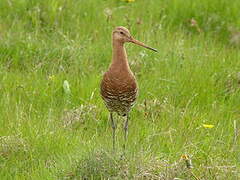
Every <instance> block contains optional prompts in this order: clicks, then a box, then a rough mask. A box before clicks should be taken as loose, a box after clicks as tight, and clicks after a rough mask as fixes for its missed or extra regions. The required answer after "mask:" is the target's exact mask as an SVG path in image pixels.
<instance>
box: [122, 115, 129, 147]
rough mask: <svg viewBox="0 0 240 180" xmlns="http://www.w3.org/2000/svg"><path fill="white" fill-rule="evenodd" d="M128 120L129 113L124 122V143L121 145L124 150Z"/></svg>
mask: <svg viewBox="0 0 240 180" xmlns="http://www.w3.org/2000/svg"><path fill="white" fill-rule="evenodd" d="M128 120H129V115H128V114H127V117H126V121H125V123H124V127H123V129H124V145H123V149H124V150H125V148H126V143H127V136H128Z"/></svg>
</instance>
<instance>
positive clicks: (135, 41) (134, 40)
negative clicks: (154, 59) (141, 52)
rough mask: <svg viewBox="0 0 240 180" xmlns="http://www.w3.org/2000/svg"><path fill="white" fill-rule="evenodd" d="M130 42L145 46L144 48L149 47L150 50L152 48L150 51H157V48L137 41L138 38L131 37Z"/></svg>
mask: <svg viewBox="0 0 240 180" xmlns="http://www.w3.org/2000/svg"><path fill="white" fill-rule="evenodd" d="M130 42H132V43H134V44H137V45H139V46H142V47H145V48H147V49H150V50H152V51H155V52H158V50H157V49H154V48H152V47H149V46H147V45H145V44H144V43H142V42H140V41H138V40H136V39H134V38H131V40H130Z"/></svg>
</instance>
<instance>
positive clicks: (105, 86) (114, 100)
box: [100, 26, 157, 150]
mask: <svg viewBox="0 0 240 180" xmlns="http://www.w3.org/2000/svg"><path fill="white" fill-rule="evenodd" d="M127 42H131V43H134V44H137V45H139V46H142V47H145V48H147V49H150V50H152V51H155V52H157V50H156V49H154V48H151V47H149V46H147V45H145V44H144V43H142V42H140V41H138V40H136V39H134V38H133V37H132V36H131V34H130V32H129V30H128V29H127V28H125V27H123V26H118V27H116V28H115V29H114V30H113V31H112V62H111V64H110V66H109V68H108V70H107V71H106V72H105V73H104V74H103V78H102V81H101V84H100V94H101V96H102V99H103V101H104V103H105V105H106V107H107V109H108V111H109V113H110V114H109V115H110V116H109V119H110V121H111V126H112V145H113V150H115V131H116V128H117V126H116V122H115V121H114V118H113V113H116V114H117V115H119V116H123V117H126V119H125V122H124V126H123V129H124V145H123V148H124V149H125V147H126V141H127V135H128V122H129V117H130V116H129V112H130V110H131V108H132V107H133V105H134V104H135V101H136V99H137V96H138V84H137V81H136V78H135V76H134V74H133V72H132V71H131V69H130V66H129V63H128V58H127V53H126V49H125V47H124V44H125V43H127Z"/></svg>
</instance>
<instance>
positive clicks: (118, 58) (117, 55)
mask: <svg viewBox="0 0 240 180" xmlns="http://www.w3.org/2000/svg"><path fill="white" fill-rule="evenodd" d="M112 46H113V55H112V64H111V68H114V67H117V69H121V70H125V69H129V64H128V59H127V53H126V50H125V48H124V43H123V42H119V41H113V44H112Z"/></svg>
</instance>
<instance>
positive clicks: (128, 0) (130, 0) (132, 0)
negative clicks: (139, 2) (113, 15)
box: [126, 0, 135, 2]
mask: <svg viewBox="0 0 240 180" xmlns="http://www.w3.org/2000/svg"><path fill="white" fill-rule="evenodd" d="M126 1H127V2H134V1H135V0H126Z"/></svg>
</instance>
